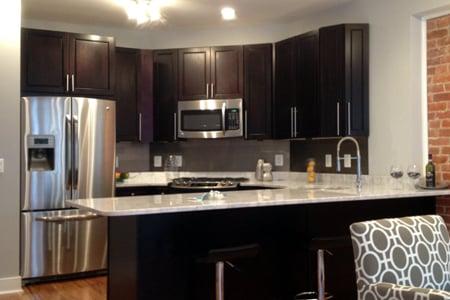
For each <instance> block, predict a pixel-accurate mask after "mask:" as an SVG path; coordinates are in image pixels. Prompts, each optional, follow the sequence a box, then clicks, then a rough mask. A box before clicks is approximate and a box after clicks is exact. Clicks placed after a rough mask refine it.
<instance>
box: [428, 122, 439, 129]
mask: <svg viewBox="0 0 450 300" xmlns="http://www.w3.org/2000/svg"><path fill="white" fill-rule="evenodd" d="M428 127H429V128H430V129H439V128H441V121H440V120H433V121H429V122H428Z"/></svg>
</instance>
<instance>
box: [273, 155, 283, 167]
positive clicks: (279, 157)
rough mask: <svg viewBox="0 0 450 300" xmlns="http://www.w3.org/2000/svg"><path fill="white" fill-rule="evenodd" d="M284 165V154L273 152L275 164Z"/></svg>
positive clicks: (277, 165)
mask: <svg viewBox="0 0 450 300" xmlns="http://www.w3.org/2000/svg"><path fill="white" fill-rule="evenodd" d="M283 165H284V155H283V154H275V166H276V167H282V166H283Z"/></svg>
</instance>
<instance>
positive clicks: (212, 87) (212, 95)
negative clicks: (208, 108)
mask: <svg viewBox="0 0 450 300" xmlns="http://www.w3.org/2000/svg"><path fill="white" fill-rule="evenodd" d="M211 99H214V83H211Z"/></svg>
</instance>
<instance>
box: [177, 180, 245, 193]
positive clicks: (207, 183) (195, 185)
mask: <svg viewBox="0 0 450 300" xmlns="http://www.w3.org/2000/svg"><path fill="white" fill-rule="evenodd" d="M246 181H248V178H244V177H238V178H232V177H181V178H175V179H174V180H173V181H172V183H171V184H170V187H171V188H173V189H178V190H192V191H196V190H207V191H209V190H235V189H238V188H239V184H240V183H241V182H246Z"/></svg>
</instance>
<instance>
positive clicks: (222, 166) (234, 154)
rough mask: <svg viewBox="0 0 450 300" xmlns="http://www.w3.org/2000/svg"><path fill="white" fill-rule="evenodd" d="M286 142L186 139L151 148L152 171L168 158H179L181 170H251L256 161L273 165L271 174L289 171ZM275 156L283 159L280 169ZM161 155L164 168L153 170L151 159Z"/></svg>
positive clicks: (156, 144) (151, 146) (155, 144)
mask: <svg viewBox="0 0 450 300" xmlns="http://www.w3.org/2000/svg"><path fill="white" fill-rule="evenodd" d="M289 151H290V150H289V141H276V140H268V141H245V140H241V139H222V140H188V141H181V142H176V143H152V144H151V145H150V161H151V166H150V168H151V170H153V171H162V170H164V162H165V161H166V159H167V157H168V156H169V155H182V156H183V167H182V168H181V170H182V171H192V172H196V171H197V172H201V171H204V172H214V171H224V172H232V171H242V172H245V171H254V170H255V166H256V162H257V160H258V159H259V158H262V159H264V160H265V161H266V162H270V163H272V165H273V166H274V169H273V170H274V171H289V166H290V155H289ZM275 154H282V155H283V156H284V165H283V167H275V164H274V161H275ZM155 155H161V156H162V159H163V167H162V168H155V167H153V157H154V156H155Z"/></svg>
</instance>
